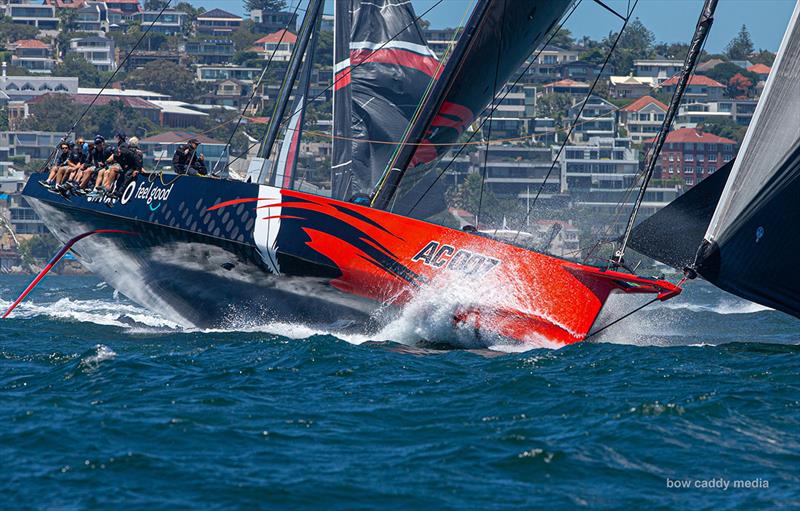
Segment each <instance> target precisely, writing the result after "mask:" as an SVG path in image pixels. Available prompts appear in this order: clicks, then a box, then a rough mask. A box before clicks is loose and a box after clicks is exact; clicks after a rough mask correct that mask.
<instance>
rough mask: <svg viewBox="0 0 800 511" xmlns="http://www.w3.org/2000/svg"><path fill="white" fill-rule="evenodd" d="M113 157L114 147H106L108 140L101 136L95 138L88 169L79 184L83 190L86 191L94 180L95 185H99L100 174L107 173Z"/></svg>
mask: <svg viewBox="0 0 800 511" xmlns="http://www.w3.org/2000/svg"><path fill="white" fill-rule="evenodd" d="M113 156H114V150H113V148H112V147H110V146H108V145H106V139H105V138H103V137H102V136H101V135H97V136H95V137H94V144H92V147H90V151H89V159H88V161H87V167H86V168H85V169H84V171H83V173H82V174H81V176H80V179H79V183H78V184H79V186H80V188H81V189H82V190H85V189H86V187H87V186H88V185H89V183H90V182H91V180H92V179H93V178H94V179H95V180H96V181H95V185H97V180H99V179H100V174H101V173H104V172H105V169H106V167H107V166H108V164H109V160H111V159H113ZM100 182H102V181H100ZM98 186H99V185H98Z"/></svg>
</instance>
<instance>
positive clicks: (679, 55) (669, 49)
mask: <svg viewBox="0 0 800 511" xmlns="http://www.w3.org/2000/svg"><path fill="white" fill-rule="evenodd" d="M654 50H655V52H656V54H658V55H661V56H662V57H664V58H667V59H672V60H684V59H685V58H686V54H687V53H689V45H688V44H687V43H659V44H657V45H656V46H655V48H654ZM701 57H702V56H701Z"/></svg>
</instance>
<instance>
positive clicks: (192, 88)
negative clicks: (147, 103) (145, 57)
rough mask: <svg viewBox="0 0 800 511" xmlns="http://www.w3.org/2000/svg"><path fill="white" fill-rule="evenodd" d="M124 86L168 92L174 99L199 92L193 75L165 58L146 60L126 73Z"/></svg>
mask: <svg viewBox="0 0 800 511" xmlns="http://www.w3.org/2000/svg"><path fill="white" fill-rule="evenodd" d="M125 84H126V86H128V87H130V88H141V89H146V90H151V91H154V92H160V93H162V94H169V95H170V96H172V97H174V98H175V99H186V100H191V99H193V98H194V97H195V96H196V95H197V94H198V93H199V92H200V90H199V87H198V84H197V83H195V75H194V73H192V72H191V71H190V70H188V69H186V68H185V67H184V66H180V65H178V64H175V63H173V62H169V61H166V60H156V61H153V62H148V63H147V64H145V65H144V67H142V68H139V69H135V70H133V71H131V72H130V73H128V76H127V77H126V78H125Z"/></svg>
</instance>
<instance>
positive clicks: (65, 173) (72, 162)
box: [56, 142, 86, 193]
mask: <svg viewBox="0 0 800 511" xmlns="http://www.w3.org/2000/svg"><path fill="white" fill-rule="evenodd" d="M85 161H86V159H85V158H84V156H83V148H82V147H81V146H79V145H77V144H75V143H74V142H69V155H68V156H67V162H66V164H65V165H62V166H61V168H59V169H58V175H57V176H56V190H58V191H59V192H62V193H63V192H67V191H69V188H70V187H69V186H67V183H68V182H69V181H70V180H71V179H72V178H73V177H74V176H75V173H76V172H79V171H81V170H83V164H84V162H85Z"/></svg>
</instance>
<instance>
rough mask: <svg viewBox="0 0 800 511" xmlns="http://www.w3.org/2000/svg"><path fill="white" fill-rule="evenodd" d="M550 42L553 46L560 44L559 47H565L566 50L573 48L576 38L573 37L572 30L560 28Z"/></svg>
mask: <svg viewBox="0 0 800 511" xmlns="http://www.w3.org/2000/svg"><path fill="white" fill-rule="evenodd" d="M550 44H552V45H553V46H558V47H559V48H563V49H565V50H569V49H572V47H573V46H575V38H573V37H572V32H570V31H569V30H568V29H566V28H562V29H561V30H559V31H558V32H557V33H556V34H555V35H554V36H553V39H552V41H550Z"/></svg>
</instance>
